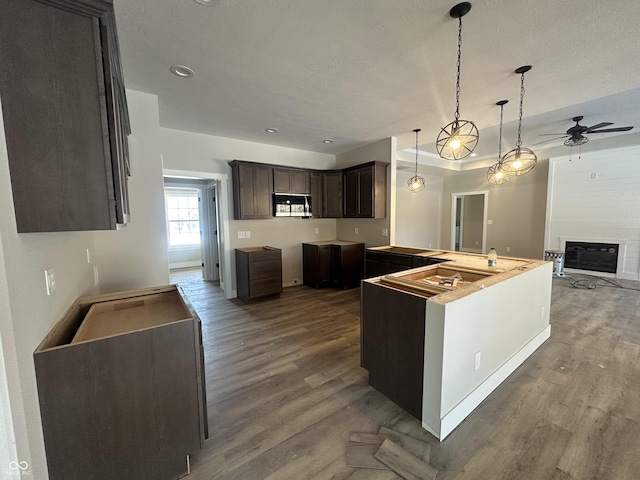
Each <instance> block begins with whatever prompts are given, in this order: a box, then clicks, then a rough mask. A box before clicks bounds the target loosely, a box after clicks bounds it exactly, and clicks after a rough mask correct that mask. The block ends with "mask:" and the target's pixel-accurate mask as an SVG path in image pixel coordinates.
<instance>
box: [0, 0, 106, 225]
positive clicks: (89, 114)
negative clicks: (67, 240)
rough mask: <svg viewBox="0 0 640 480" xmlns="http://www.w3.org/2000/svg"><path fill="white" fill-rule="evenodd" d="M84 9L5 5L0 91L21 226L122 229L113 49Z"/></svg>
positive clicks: (12, 0) (11, 0)
mask: <svg viewBox="0 0 640 480" xmlns="http://www.w3.org/2000/svg"><path fill="white" fill-rule="evenodd" d="M67 3H69V4H70V5H71V4H72V3H73V2H67ZM101 3H106V2H101ZM100 8H102V7H100ZM85 10H88V8H87V7H85V6H82V5H81V4H77V5H76V4H74V5H71V6H67V8H58V7H56V6H54V5H51V4H45V3H43V2H36V1H33V0H30V1H25V0H5V1H3V2H2V14H1V15H0V58H2V64H3V68H2V69H1V70H0V95H2V110H3V115H4V127H5V133H6V144H7V153H8V156H9V169H10V174H11V182H12V187H13V198H14V208H15V212H16V223H17V228H18V232H54V231H78V230H109V229H115V228H116V223H117V222H116V211H115V198H114V185H113V181H114V179H113V176H112V158H111V151H110V150H111V145H110V139H109V128H108V126H109V121H108V118H107V116H108V115H113V113H114V112H112V111H110V109H111V106H110V105H109V104H108V102H107V99H106V96H105V91H106V88H107V87H108V86H106V85H105V76H104V71H103V67H104V66H103V54H108V52H103V45H102V41H101V36H100V21H99V19H98V17H95V16H92V14H91V13H88V12H87V11H85ZM93 12H94V13H93V14H95V15H99V11H96V10H93ZM107 61H108V60H107Z"/></svg>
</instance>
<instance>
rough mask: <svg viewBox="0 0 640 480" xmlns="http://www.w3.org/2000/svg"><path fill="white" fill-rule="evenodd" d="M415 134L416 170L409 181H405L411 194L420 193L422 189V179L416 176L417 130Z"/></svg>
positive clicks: (417, 129) (418, 130)
mask: <svg viewBox="0 0 640 480" xmlns="http://www.w3.org/2000/svg"><path fill="white" fill-rule="evenodd" d="M414 132H415V134H416V170H415V173H414V174H413V177H411V178H410V179H409V180H407V187H408V188H409V190H411V191H412V192H413V193H418V192H421V191H422V190H423V189H424V178H422V177H421V176H420V175H418V133H419V132H420V129H419V128H416V129H415V130H414Z"/></svg>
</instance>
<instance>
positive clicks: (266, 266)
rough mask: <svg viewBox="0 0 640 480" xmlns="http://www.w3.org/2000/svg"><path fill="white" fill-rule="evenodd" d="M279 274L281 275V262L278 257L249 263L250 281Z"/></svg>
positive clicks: (278, 275)
mask: <svg viewBox="0 0 640 480" xmlns="http://www.w3.org/2000/svg"><path fill="white" fill-rule="evenodd" d="M280 276H282V263H281V262H280V260H279V259H278V260H267V261H265V262H254V263H250V264H249V278H250V279H251V281H253V280H261V279H263V278H269V277H280Z"/></svg>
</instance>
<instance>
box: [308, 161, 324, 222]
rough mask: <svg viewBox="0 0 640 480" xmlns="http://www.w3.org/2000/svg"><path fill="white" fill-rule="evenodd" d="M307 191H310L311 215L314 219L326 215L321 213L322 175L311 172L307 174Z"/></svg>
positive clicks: (322, 201)
mask: <svg viewBox="0 0 640 480" xmlns="http://www.w3.org/2000/svg"><path fill="white" fill-rule="evenodd" d="M309 184H310V185H309V186H310V188H309V190H310V191H311V214H312V215H313V216H314V217H315V218H322V217H325V216H326V215H325V214H324V212H323V210H324V209H323V204H324V198H323V197H324V196H323V194H322V173H321V172H311V173H310V174H309Z"/></svg>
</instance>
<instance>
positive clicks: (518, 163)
mask: <svg viewBox="0 0 640 480" xmlns="http://www.w3.org/2000/svg"><path fill="white" fill-rule="evenodd" d="M529 70H531V65H524V66H522V67H520V68H518V69H517V70H516V72H515V73H519V74H520V116H519V118H518V140H517V141H516V148H514V149H513V150H510V151H508V152H507V153H505V154H504V157H502V163H503V165H504V166H505V167H506V168H508V170H509V172H510V173H511V174H513V175H518V176H520V175H524V174H525V173H529V172H530V171H531V170H533V168H534V167H535V166H536V164H537V163H538V157H536V154H535V153H533V150H531V149H529V148H523V147H522V138H521V133H522V102H523V100H524V74H525V73H527V72H528V71H529Z"/></svg>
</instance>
